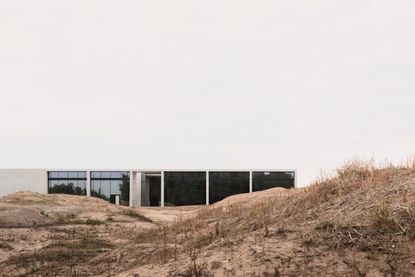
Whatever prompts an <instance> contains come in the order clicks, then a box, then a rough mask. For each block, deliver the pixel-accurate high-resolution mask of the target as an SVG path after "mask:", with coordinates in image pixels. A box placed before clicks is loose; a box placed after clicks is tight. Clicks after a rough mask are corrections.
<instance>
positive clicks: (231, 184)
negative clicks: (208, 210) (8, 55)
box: [209, 171, 249, 204]
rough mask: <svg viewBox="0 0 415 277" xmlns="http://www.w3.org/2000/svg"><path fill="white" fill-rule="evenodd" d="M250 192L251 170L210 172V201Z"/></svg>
mask: <svg viewBox="0 0 415 277" xmlns="http://www.w3.org/2000/svg"><path fill="white" fill-rule="evenodd" d="M248 192H249V172H248V171H246V172H222V171H216V172H214V171H211V172H209V203H210V204H213V203H215V202H218V201H220V200H222V199H224V198H226V197H228V196H231V195H234V194H239V193H248Z"/></svg>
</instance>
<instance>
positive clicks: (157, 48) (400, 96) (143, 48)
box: [0, 0, 415, 186]
mask: <svg viewBox="0 0 415 277" xmlns="http://www.w3.org/2000/svg"><path fill="white" fill-rule="evenodd" d="M414 146H415V1H413V0H408V1H383V0H376V1H375V0H373V1H367V0H358V1H344V0H343V1H334V0H332V1H329V0H327V1H325V0H303V1H276V0H272V1H245V0H235V1H224V0H209V1H195V0H189V1H170V0H166V1H160V0H149V1H127V0H125V1H104V0H96V1H84V0H78V1H56V0H51V1H32V0H29V1H16V0H10V1H6V0H2V1H0V167H18V168H21V167H36V168H39V167H52V168H63V167H69V168H80V167H90V168H96V167H104V168H111V167H115V168H123V167H127V168H295V169H297V170H298V175H299V185H302V186H303V185H307V184H309V183H310V182H311V181H313V180H314V179H315V178H316V177H317V175H318V174H319V173H320V171H321V170H323V171H326V172H329V171H330V170H332V169H334V168H336V167H338V166H339V165H341V164H343V163H344V161H346V160H348V159H350V158H353V157H355V156H359V157H362V158H364V159H367V158H371V157H374V158H375V160H376V161H384V160H385V159H388V160H390V161H392V162H400V161H401V160H402V159H406V158H407V157H408V156H409V155H410V154H413V153H414V152H415V151H414V149H415V148H414Z"/></svg>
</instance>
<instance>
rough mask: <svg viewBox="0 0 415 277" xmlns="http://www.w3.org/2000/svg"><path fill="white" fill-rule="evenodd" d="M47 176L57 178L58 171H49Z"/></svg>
mask: <svg viewBox="0 0 415 277" xmlns="http://www.w3.org/2000/svg"><path fill="white" fill-rule="evenodd" d="M49 178H59V172H57V171H51V172H49Z"/></svg>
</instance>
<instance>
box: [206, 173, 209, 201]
mask: <svg viewBox="0 0 415 277" xmlns="http://www.w3.org/2000/svg"><path fill="white" fill-rule="evenodd" d="M206 205H209V171H206Z"/></svg>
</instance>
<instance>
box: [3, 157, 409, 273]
mask: <svg viewBox="0 0 415 277" xmlns="http://www.w3.org/2000/svg"><path fill="white" fill-rule="evenodd" d="M73 214H75V215H76V216H73ZM143 215H144V216H145V217H143ZM91 218H94V219H100V220H101V221H99V224H93V223H94V221H92V224H91V221H89V224H88V223H87V221H88V219H89V220H90V219H91ZM108 218H110V219H111V220H108ZM150 220H151V222H149V221H150ZM33 222H36V224H33ZM0 224H1V225H0V227H1V226H2V228H1V229H0V232H1V233H0V238H1V241H0V243H1V247H0V257H1V261H2V262H1V263H0V272H1V273H2V274H5V275H18V274H21V275H25V274H37V275H40V276H44V275H47V274H55V275H58V276H70V275H72V276H77V275H79V274H81V275H82V274H83V275H86V276H88V275H92V276H110V275H111V276H415V266H414V265H415V254H414V253H415V166H411V167H399V168H395V167H388V168H383V169H377V168H373V167H371V166H368V165H365V164H351V165H350V164H349V165H346V166H345V167H344V168H342V169H339V172H338V175H337V176H334V177H333V178H330V179H327V180H324V181H321V182H318V183H316V184H314V185H312V186H311V187H309V188H308V189H296V190H285V189H271V190H267V191H262V192H256V193H253V194H242V195H235V196H232V197H229V198H227V199H225V200H223V201H221V202H218V203H216V204H214V205H211V206H209V207H206V206H201V207H168V208H163V209H161V208H140V209H134V210H132V209H129V208H124V207H116V206H113V205H110V204H108V203H106V202H105V201H102V200H99V199H95V198H87V197H79V196H63V195H38V194H31V193H18V194H14V195H10V196H8V197H5V198H2V199H0ZM13 224H14V225H15V226H16V227H17V226H19V227H18V228H16V227H14V228H11V226H12V225H13Z"/></svg>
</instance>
